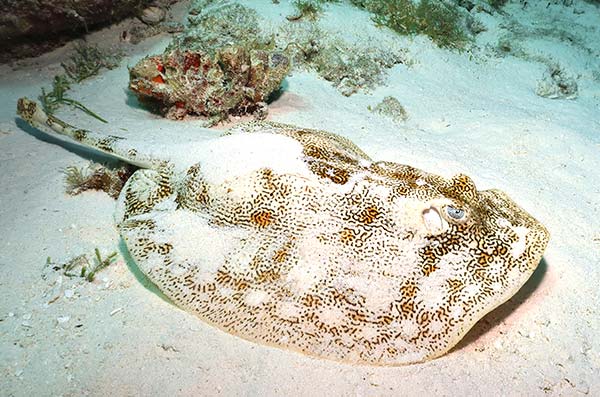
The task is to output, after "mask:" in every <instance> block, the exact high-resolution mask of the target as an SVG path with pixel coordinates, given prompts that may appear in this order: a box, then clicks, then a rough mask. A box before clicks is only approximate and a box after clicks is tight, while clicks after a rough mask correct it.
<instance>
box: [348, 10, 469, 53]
mask: <svg viewBox="0 0 600 397" xmlns="http://www.w3.org/2000/svg"><path fill="white" fill-rule="evenodd" d="M352 3H353V4H354V5H356V6H358V7H361V8H364V9H366V10H367V11H370V12H371V13H373V14H374V15H373V20H374V21H375V23H377V24H379V25H382V26H387V27H388V28H390V29H392V30H394V31H396V32H398V33H400V34H405V35H415V34H424V35H427V36H429V37H430V38H431V40H432V41H433V42H434V43H435V44H436V45H438V46H439V47H442V48H455V49H460V48H463V47H464V46H465V44H466V43H467V42H468V41H469V38H468V35H467V33H465V31H464V30H463V26H462V22H463V21H462V17H461V14H460V12H459V10H458V7H457V6H456V5H453V4H447V3H443V2H440V1H433V0H421V1H419V3H417V4H415V3H414V2H413V1H412V0H362V1H360V0H353V1H352Z"/></svg>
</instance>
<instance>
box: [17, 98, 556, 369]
mask: <svg viewBox="0 0 600 397" xmlns="http://www.w3.org/2000/svg"><path fill="white" fill-rule="evenodd" d="M33 106H34V105H33ZM19 112H20V114H21V116H22V117H23V118H24V119H25V120H27V121H30V122H33V123H34V124H36V125H39V124H40V122H41V123H42V124H43V123H44V121H45V119H43V114H41V113H40V112H39V110H38V109H36V108H35V106H34V108H33V109H32V105H30V103H25V102H23V103H22V102H20V104H19ZM47 125H49V126H51V127H52V128H53V129H55V130H57V131H58V132H60V133H66V134H67V135H71V136H72V134H70V133H69V131H70V130H68V128H70V127H68V126H67V125H66V124H64V123H62V122H58V121H57V120H55V119H52V120H51V121H50V124H47ZM66 126H67V127H66ZM65 131H66V132H65ZM74 131H75V130H74ZM231 133H232V134H253V133H260V134H264V133H271V134H278V135H283V136H286V137H289V138H291V139H293V140H295V141H297V142H299V143H300V144H301V146H300V147H301V149H300V151H299V153H298V158H300V159H301V161H302V163H303V164H304V167H305V169H306V170H307V172H306V173H302V172H300V171H299V172H298V173H294V172H286V173H278V172H275V171H274V170H273V169H270V168H257V169H249V170H248V171H247V173H245V174H244V175H241V176H239V177H236V178H230V179H226V180H223V181H220V182H219V183H211V182H209V180H208V179H207V178H206V177H205V174H204V171H203V167H205V166H206V164H202V163H198V164H195V165H193V166H191V167H189V168H187V169H186V170H184V171H183V172H179V171H175V168H174V167H173V166H172V164H170V163H168V162H164V161H163V162H160V161H158V160H156V161H154V162H153V163H152V164H150V165H149V166H148V167H147V168H148V169H144V170H139V171H137V172H136V173H135V174H134V175H133V177H132V178H131V179H130V180H129V182H128V183H127V185H126V187H125V188H124V190H123V192H122V193H121V196H120V198H119V204H118V209H117V214H116V219H117V223H118V227H119V230H120V232H121V235H122V236H123V239H124V240H125V242H126V243H127V247H128V249H129V250H130V252H131V255H132V256H133V258H134V259H135V260H136V262H137V264H138V265H139V267H140V269H141V270H142V271H143V272H144V273H145V274H146V275H147V276H148V277H149V278H150V280H152V281H153V282H154V283H155V284H156V285H157V286H158V287H159V288H160V289H161V290H162V291H163V292H164V293H165V294H166V295H167V296H168V297H170V298H171V299H172V300H173V301H174V302H175V303H176V304H177V305H179V306H181V307H183V308H185V309H186V310H189V311H190V312H193V313H195V314H197V315H198V316H199V317H201V318H202V319H204V320H205V321H207V322H209V323H211V324H214V325H215V326H218V327H219V328H221V329H223V330H225V331H227V332H230V333H232V334H235V335H238V336H241V337H243V338H246V339H249V340H252V341H256V342H259V343H263V344H267V345H274V346H280V347H285V348H289V349H293V350H297V351H301V352H304V353H307V354H310V355H314V356H318V357H322V358H328V359H333V360H339V361H344V362H352V363H366V364H375V365H399V364H406V363H413V362H420V361H424V360H427V359H431V358H434V357H438V356H440V355H442V354H444V353H445V352H447V351H448V350H449V349H450V348H452V347H453V346H454V345H455V344H456V343H457V342H458V341H459V340H460V339H461V338H462V336H463V335H464V334H465V333H466V332H467V331H468V330H469V329H470V328H471V327H472V326H473V324H474V323H475V322H476V321H478V320H479V319H480V318H481V317H482V316H484V315H485V314H486V313H488V312H489V311H490V310H492V309H494V308H495V307H496V306H498V305H499V304H501V303H503V302H504V301H506V300H507V299H508V298H510V297H511V296H512V295H513V294H514V293H515V292H516V291H517V290H518V289H519V288H520V287H521V286H522V285H523V284H524V283H525V281H526V280H527V279H528V278H529V276H530V275H531V273H532V272H533V271H534V269H535V268H536V266H537V265H538V263H539V261H540V259H541V257H542V254H543V252H544V249H545V247H546V244H547V242H548V239H549V235H548V232H547V231H546V229H545V228H544V227H543V226H542V225H541V224H540V223H539V222H537V221H536V220H535V219H534V218H532V217H531V216H530V215H529V214H528V213H526V212H525V211H524V210H522V209H521V208H520V207H519V206H517V205H516V204H515V203H514V202H513V201H512V200H510V198H508V197H507V196H506V195H505V194H504V193H502V192H500V191H498V190H486V191H477V189H476V187H475V185H474V183H473V181H472V180H471V179H470V178H469V177H467V176H465V175H457V176H455V177H453V178H451V179H446V178H443V177H441V176H437V175H434V174H429V173H426V172H423V171H421V170H418V169H415V168H413V167H410V166H406V165H401V164H396V163H391V162H374V161H372V160H371V159H370V158H369V157H368V156H367V155H366V154H365V153H364V152H362V151H361V150H360V149H359V148H357V147H356V146H355V145H353V144H352V143H351V142H350V141H348V140H346V139H344V138H341V137H339V136H337V135H334V134H330V133H326V132H322V131H313V130H305V129H299V128H297V127H294V126H289V125H284V124H276V123H249V124H244V125H241V126H239V127H236V128H235V129H233V130H232V131H231ZM84 135H85V137H84V138H83V140H84V141H85V142H84V143H86V144H88V145H90V144H91V145H92V146H94V147H96V148H99V147H100V144H99V143H100V142H101V141H95V142H96V143H94V142H91V141H90V139H92V138H91V136H92V135H91V133H90V132H87V131H86V132H85V134H84ZM257 136H259V135H257ZM94 139H98V137H96V138H94ZM257 139H258V138H257ZM90 142H91V143H90ZM121 142H123V141H122V140H119V141H114V142H109V144H116V143H121ZM100 148H101V147H100ZM101 149H102V148H101ZM127 150H129V153H132V152H131V150H133V149H132V148H128V149H127ZM104 151H107V150H106V149H104ZM111 153H113V154H114V153H124V155H126V154H127V153H128V152H127V151H123V150H121V151H115V150H114V149H113V150H112V152H111ZM140 156H143V153H141V150H137V151H136V152H135V159H139V157H140ZM132 157H133V156H132ZM227 160H229V161H235V159H224V160H222V161H227ZM457 214H458V215H457Z"/></svg>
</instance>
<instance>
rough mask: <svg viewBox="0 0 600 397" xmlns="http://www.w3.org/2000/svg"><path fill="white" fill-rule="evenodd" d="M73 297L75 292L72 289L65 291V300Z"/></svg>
mask: <svg viewBox="0 0 600 397" xmlns="http://www.w3.org/2000/svg"><path fill="white" fill-rule="evenodd" d="M74 295H75V292H74V291H73V290H72V289H66V290H65V298H67V299H71V298H72V297H73V296H74Z"/></svg>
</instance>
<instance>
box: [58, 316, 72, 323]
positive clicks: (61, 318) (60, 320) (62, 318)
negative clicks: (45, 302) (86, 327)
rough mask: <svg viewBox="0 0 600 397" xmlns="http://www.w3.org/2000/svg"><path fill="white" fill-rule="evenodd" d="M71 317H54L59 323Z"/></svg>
mask: <svg viewBox="0 0 600 397" xmlns="http://www.w3.org/2000/svg"><path fill="white" fill-rule="evenodd" d="M70 319H71V317H70V316H60V317H57V318H56V321H58V323H59V324H64V323H66V322H67V321H69V320H70Z"/></svg>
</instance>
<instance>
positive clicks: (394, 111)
mask: <svg viewBox="0 0 600 397" xmlns="http://www.w3.org/2000/svg"><path fill="white" fill-rule="evenodd" d="M370 110H371V111H372V112H373V113H377V114H381V115H383V116H386V117H388V118H390V119H392V120H393V121H395V122H396V123H399V122H402V121H406V120H407V119H408V113H407V112H406V109H404V106H402V104H401V103H400V101H399V100H398V99H396V98H394V97H393V96H386V97H385V98H383V100H382V101H381V102H380V103H379V104H377V106H375V108H373V109H370Z"/></svg>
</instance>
